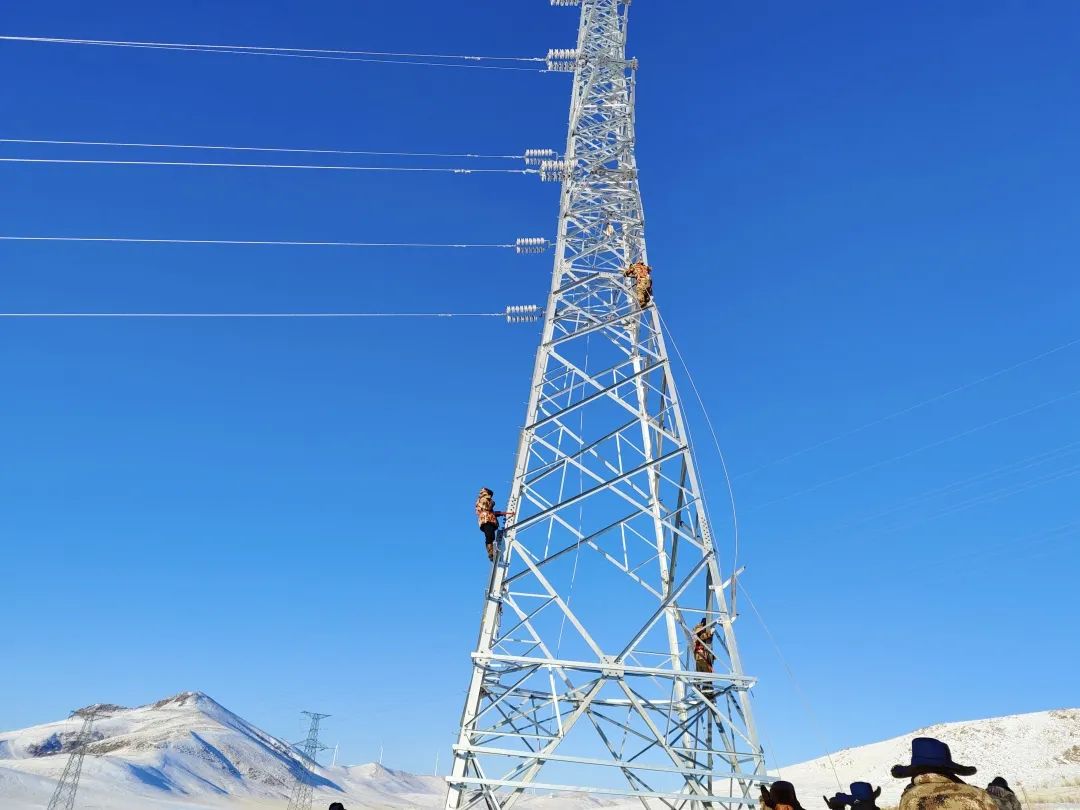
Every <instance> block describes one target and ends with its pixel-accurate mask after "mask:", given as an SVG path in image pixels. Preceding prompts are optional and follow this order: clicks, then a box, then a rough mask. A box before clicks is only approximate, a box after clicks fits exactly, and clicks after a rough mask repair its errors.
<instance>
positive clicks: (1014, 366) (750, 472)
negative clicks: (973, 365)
mask: <svg viewBox="0 0 1080 810" xmlns="http://www.w3.org/2000/svg"><path fill="white" fill-rule="evenodd" d="M1076 345H1080V338H1074V339H1072V340H1069V341H1066V342H1065V343H1062V344H1060V345H1058V346H1054V347H1052V348H1049V349H1046V350H1045V351H1042V352H1039V353H1038V354H1035V355H1032V356H1031V357H1028V358H1025V359H1023V360H1021V361H1019V362H1017V363H1013V364H1012V365H1010V366H1006V367H1005V368H1001V369H998V370H997V371H993V372H991V373H990V374H986V375H984V376H982V377H979V378H978V379H976V380H972V381H971V382H967V383H964V384H963V385H958V386H956V387H955V388H950V389H949V390H948V391H943V392H941V393H940V394H935V395H934V396H932V397H929V398H928V399H924V400H922V401H920V402H916V403H915V404H913V405H908V406H907V407H906V408H901V409H900V410H898V411H894V412H892V413H890V414H886V415H885V416H882V417H880V418H878V419H874V420H872V421H870V422H867V423H866V424H863V425H859V426H858V427H855V428H852V429H850V430H846V431H844V432H842V433H838V434H836V435H835V436H832V437H830V438H828V439H824V440H823V441H820V442H817V443H815V444H811V445H809V446H807V447H804V448H802V449H801V450H796V451H795V452H793V453H788V454H787V455H786V456H781V457H780V458H777V459H773V460H772V461H768V462H766V463H764V464H761V465H759V466H757V467H754V468H753V469H751V470H747V471H746V472H743V473H739V474H738V475H736V476H735V478H736V479H738V478H746V477H748V476H751V475H756V474H757V473H759V472H761V471H762V470H765V469H768V468H769V467H774V466H776V465H777V464H783V463H784V462H786V461H791V460H792V459H795V458H798V457H799V456H802V455H805V454H806V453H809V452H811V451H813V450H819V449H820V448H822V447H826V446H828V445H830V444H832V443H834V442H838V441H840V440H841V439H846V438H848V437H849V436H854V435H856V434H858V433H862V432H863V431H864V430H869V429H870V428H872V427H877V426H878V425H882V424H884V423H886V422H891V421H892V420H893V419H896V418H898V417H900V416H905V415H907V414H909V413H911V412H912V411H917V410H919V409H920V408H925V407H926V406H927V405H933V404H934V403H935V402H941V401H942V400H944V399H948V398H949V397H951V396H953V395H954V394H959V393H961V392H963V391H967V390H968V389H970V388H975V387H976V386H979V385H982V384H983V383H986V382H990V380H993V379H996V378H998V377H1000V376H1002V375H1004V374H1008V373H1009V372H1011V371H1016V370H1017V369H1019V368H1023V367H1024V366H1027V365H1031V364H1032V363H1035V362H1037V361H1039V360H1042V359H1043V358H1046V357H1049V356H1051V355H1053V354H1057V353H1058V352H1061V351H1064V350H1065V349H1069V348H1072V347H1073V346H1076Z"/></svg>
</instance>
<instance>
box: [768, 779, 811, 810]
mask: <svg viewBox="0 0 1080 810" xmlns="http://www.w3.org/2000/svg"><path fill="white" fill-rule="evenodd" d="M761 802H762V804H764V805H765V806H766V807H776V805H778V804H787V805H790V806H791V807H794V808H795V810H803V806H802V805H801V804H799V797H798V796H796V795H795V786H794V785H793V784H791V782H783V781H778V782H773V783H772V784H771V785H769V786H768V787H765V785H762V786H761Z"/></svg>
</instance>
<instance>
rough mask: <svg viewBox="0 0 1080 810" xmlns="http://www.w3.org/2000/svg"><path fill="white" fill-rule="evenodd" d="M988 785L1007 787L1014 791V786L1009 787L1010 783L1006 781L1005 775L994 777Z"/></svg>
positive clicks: (990, 786) (1006, 788)
mask: <svg viewBox="0 0 1080 810" xmlns="http://www.w3.org/2000/svg"><path fill="white" fill-rule="evenodd" d="M987 787H988V788H992V787H999V788H1005V790H1008V791H1010V792H1011V791H1012V788H1011V787H1009V783H1008V782H1006V781H1005V777H1004V776H995V777H994V778H993V779H991V780H990V784H989V785H987Z"/></svg>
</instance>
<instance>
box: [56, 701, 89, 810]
mask: <svg viewBox="0 0 1080 810" xmlns="http://www.w3.org/2000/svg"><path fill="white" fill-rule="evenodd" d="M97 714H98V709H97V708H95V707H93V706H91V707H90V708H87V709H80V710H79V711H77V712H74V713H72V715H71V716H72V717H74V718H77V719H81V720H82V726H81V727H80V729H79V733H78V736H77V737H75V740H74V742H72V744H71V756H69V757H68V761H67V764H65V765H64V772H63V773H62V774H61V775H60V781H59V782H57V783H56V789H55V790H53V795H52V798H50V799H49V807H48V810H72V808H74V807H75V797H76V796H77V795H78V793H79V778H80V777H81V776H82V766H83V759H85V758H86V748H87V746H89V745H90V743H91V742H93V736H92V734H91V732H92V731H93V728H94V719H95V718H96V717H97Z"/></svg>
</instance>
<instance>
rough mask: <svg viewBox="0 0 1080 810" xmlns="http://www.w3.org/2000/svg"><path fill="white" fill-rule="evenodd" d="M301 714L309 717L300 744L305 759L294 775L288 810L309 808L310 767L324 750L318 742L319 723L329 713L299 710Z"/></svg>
mask: <svg viewBox="0 0 1080 810" xmlns="http://www.w3.org/2000/svg"><path fill="white" fill-rule="evenodd" d="M301 714H305V715H307V716H308V717H310V718H311V725H310V726H309V728H308V735H307V739H305V740H304V742H303V743H301V744H300V752H301V753H302V754H303V755H304V759H305V760H306V761H305V762H304V763H303V766H302V768H301V770H300V773H299V774H298V775H297V777H296V784H295V785H294V786H293V792H292V797H291V798H290V799H289V810H311V801H312V792H313V788H314V785H313V782H314V779H313V776H314V772H313V770H312V768H314V767H316V766H318V764H319V763H318V762H317V761H316V759H315V757H316V756H317V755H318V753H319V752H320V751H325V750H326V746H325V745H323V744H322V743H320V742H319V723H321V722H322V721H323V720H324V719H325V718H327V717H329V716H330V715H328V714H318V713H316V712H301Z"/></svg>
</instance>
